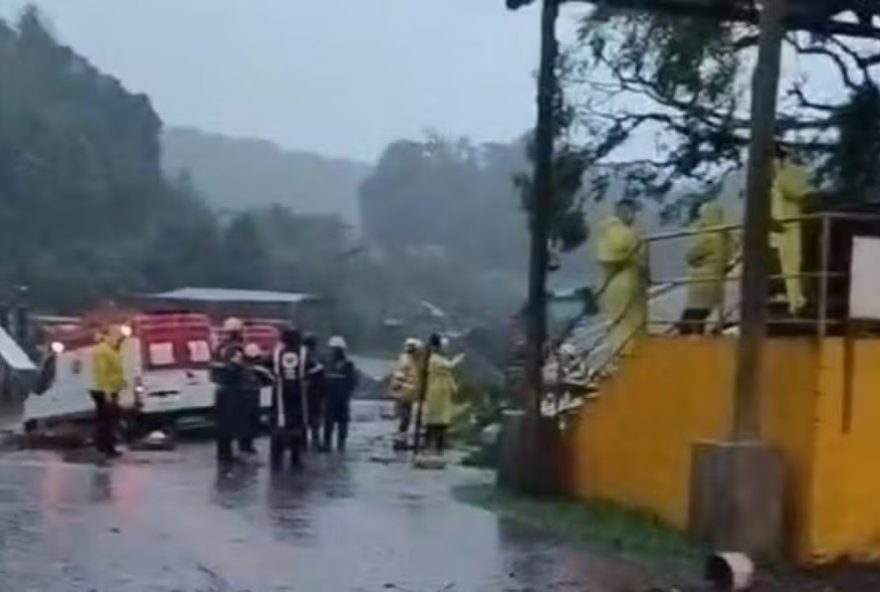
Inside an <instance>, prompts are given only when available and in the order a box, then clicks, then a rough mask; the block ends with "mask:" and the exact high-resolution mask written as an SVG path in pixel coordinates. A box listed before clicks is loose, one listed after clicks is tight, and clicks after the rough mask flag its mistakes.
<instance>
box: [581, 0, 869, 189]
mask: <svg viewBox="0 0 880 592" xmlns="http://www.w3.org/2000/svg"><path fill="white" fill-rule="evenodd" d="M829 27H830V25H829ZM756 42H757V35H756V30H755V27H754V26H752V25H749V24H733V23H725V22H720V21H718V20H706V19H700V18H696V17H686V18H683V17H681V16H680V15H676V16H671V15H663V14H658V13H646V12H639V11H621V10H611V9H608V8H598V9H596V10H595V11H594V12H593V13H592V14H590V15H589V16H587V17H586V18H584V20H583V22H582V23H581V29H580V35H579V38H578V41H577V43H575V44H574V45H573V46H572V47H570V48H568V60H569V61H570V62H571V64H572V67H571V69H570V70H568V72H567V76H566V87H567V90H568V92H569V94H570V95H571V96H572V97H573V99H572V100H573V102H574V103H575V109H576V116H575V120H576V125H577V126H578V128H579V133H578V135H579V136H580V137H582V138H586V139H587V141H586V145H585V146H584V150H585V151H586V152H587V153H588V154H589V155H590V159H591V160H593V161H598V162H608V161H615V160H619V159H621V158H623V159H626V160H630V161H632V162H634V163H636V164H638V165H639V166H637V167H634V168H633V169H632V171H631V173H630V182H631V183H632V184H633V185H634V186H635V187H636V189H634V192H635V193H637V194H638V195H641V196H647V197H649V198H654V199H662V198H663V197H664V196H666V195H667V194H669V192H670V191H671V190H672V189H674V188H675V187H676V186H678V184H680V183H682V182H684V183H685V184H686V185H688V186H694V187H697V188H699V187H703V188H705V187H709V186H712V185H713V184H715V183H717V182H718V181H719V179H721V178H722V177H723V176H724V175H725V174H726V173H727V172H728V171H730V170H732V169H737V168H740V167H741V166H742V160H743V156H744V147H745V146H746V145H747V143H748V140H749V136H748V129H749V123H750V118H749V116H748V113H747V104H748V101H747V100H746V99H747V96H748V91H747V87H746V85H745V84H744V81H745V80H747V76H746V73H747V71H748V69H749V67H750V64H751V61H752V58H753V54H754V48H755V44H756ZM785 44H786V48H785V54H784V59H785V62H786V64H787V65H788V66H789V69H790V70H792V71H795V73H794V74H793V75H791V76H790V77H789V80H788V81H787V84H786V88H785V93H784V97H783V99H784V100H783V101H782V102H781V105H780V109H781V110H780V115H779V118H778V122H777V134H778V137H779V138H780V139H782V141H783V142H784V143H786V144H788V145H789V146H790V147H792V148H795V149H796V150H798V151H800V152H801V154H802V156H803V158H804V159H806V160H808V161H810V162H811V163H812V164H814V166H815V170H816V172H817V180H818V181H820V182H824V183H826V184H827V185H829V186H831V187H833V188H835V189H838V190H839V191H840V192H841V193H843V194H844V195H845V197H847V198H848V199H860V198H861V197H862V196H863V195H864V194H865V192H866V191H867V190H868V189H869V188H871V187H873V186H874V185H875V184H876V182H877V175H878V171H880V169H878V167H880V158H878V157H880V151H878V141H880V133H878V131H880V130H878V129H877V125H878V123H877V122H880V103H878V102H877V101H876V96H877V79H876V70H875V66H876V65H878V64H880V55H878V54H876V53H870V52H871V50H873V51H875V52H876V51H877V50H878V48H877V47H876V45H877V43H876V42H875V41H859V42H854V41H852V40H847V39H846V38H843V37H839V36H831V35H817V34H809V33H803V32H789V33H788V34H787V36H786V39H785ZM799 66H800V67H799ZM817 70H818V71H823V72H826V73H827V74H828V75H830V76H833V77H834V78H836V79H837V80H839V85H836V83H830V84H829V83H827V82H826V83H824V84H821V87H820V86H819V83H818V82H817V80H816V77H815V74H814V73H815V72H816V71H817ZM835 85H836V86H837V87H838V88H840V89H842V92H841V93H839V96H837V97H833V98H832V100H830V101H829V100H828V99H825V100H819V99H818V98H816V95H822V94H827V93H824V92H823V91H824V90H825V89H826V88H827V87H829V86H832V87H833V86H835ZM856 121H861V122H863V125H857V124H855V122H856ZM639 142H643V143H648V144H650V145H651V147H652V150H651V152H652V154H651V155H640V156H639V157H636V158H631V157H628V156H626V155H627V154H628V153H629V152H631V151H632V149H633V146H634V144H637V143H639ZM856 146H858V147H862V148H863V149H862V150H855V149H854V147H856ZM854 157H855V158H854ZM853 169H857V170H858V171H859V174H856V175H854V174H853ZM596 194H597V195H600V194H601V191H597V192H596Z"/></svg>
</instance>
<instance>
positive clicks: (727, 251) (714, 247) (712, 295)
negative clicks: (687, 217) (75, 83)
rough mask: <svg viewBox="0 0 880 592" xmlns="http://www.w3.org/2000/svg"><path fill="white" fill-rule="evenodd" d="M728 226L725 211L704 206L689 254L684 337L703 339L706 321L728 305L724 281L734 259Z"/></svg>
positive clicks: (718, 206)
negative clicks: (691, 336) (699, 337)
mask: <svg viewBox="0 0 880 592" xmlns="http://www.w3.org/2000/svg"><path fill="white" fill-rule="evenodd" d="M723 225H724V208H723V207H722V205H721V204H720V203H718V202H717V201H715V200H712V201H708V202H706V203H704V204H703V205H702V206H700V209H699V212H698V214H697V220H696V223H695V225H694V227H695V229H696V230H697V234H696V236H695V238H694V243H693V245H691V247H690V249H689V250H688V252H687V255H686V259H687V265H688V268H689V270H690V274H689V277H688V290H687V307H686V308H685V311H684V314H683V315H682V318H681V326H680V331H681V334H682V335H693V334H698V335H702V334H703V333H705V331H706V319H708V318H709V317H710V316H711V315H712V313H713V312H715V311H718V312H719V314H723V312H724V311H723V310H721V308H722V306H723V305H724V288H725V286H724V279H725V277H726V276H727V265H728V263H730V259H731V251H732V245H731V237H730V233H729V232H728V231H726V230H721V227H722V226H723Z"/></svg>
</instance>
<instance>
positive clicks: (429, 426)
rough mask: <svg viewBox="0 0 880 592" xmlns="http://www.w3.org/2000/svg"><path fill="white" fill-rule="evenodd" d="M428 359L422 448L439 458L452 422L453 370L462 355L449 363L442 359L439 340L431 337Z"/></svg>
mask: <svg viewBox="0 0 880 592" xmlns="http://www.w3.org/2000/svg"><path fill="white" fill-rule="evenodd" d="M428 347H429V348H431V357H430V361H429V362H428V384H427V388H426V390H425V411H424V413H425V415H424V421H425V425H426V429H425V448H427V449H429V450H432V451H433V452H435V453H436V454H438V455H442V454H443V452H444V451H445V450H446V437H447V433H448V431H449V424H450V423H452V405H453V399H454V398H455V395H456V393H457V392H458V382H457V381H456V379H455V372H454V371H455V368H456V366H458V364H459V363H460V362H461V360H462V359H463V356H458V357H457V358H455V359H453V360H450V359H449V358H447V357H446V356H445V349H446V344H445V341H444V339H443V338H441V337H440V336H439V335H437V334H434V335H432V336H431V339H430V341H429V342H428Z"/></svg>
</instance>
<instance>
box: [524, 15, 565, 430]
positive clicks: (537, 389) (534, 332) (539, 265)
mask: <svg viewBox="0 0 880 592" xmlns="http://www.w3.org/2000/svg"><path fill="white" fill-rule="evenodd" d="M558 16H559V0H544V4H543V7H542V10H541V62H540V67H539V73H538V93H537V94H538V97H537V106H538V122H537V126H536V128H535V170H534V182H533V184H532V191H533V194H532V195H531V209H530V212H529V214H530V219H529V222H530V230H531V249H530V257H529V301H528V306H527V309H526V349H527V353H526V372H525V378H526V390H527V407H526V413H527V416H528V417H529V418H532V419H534V420H535V421H534V422H532V423H534V424H537V419H538V418H539V417H540V414H541V397H542V395H543V393H544V379H543V370H544V344H545V342H546V340H547V265H548V262H549V252H548V248H547V241H548V240H549V236H550V232H549V223H550V199H551V191H552V183H551V174H552V168H553V141H554V136H555V130H554V125H553V99H554V95H555V93H556V86H557V80H556V59H557V56H558V54H559V45H558V41H557V39H556V20H557V18H558Z"/></svg>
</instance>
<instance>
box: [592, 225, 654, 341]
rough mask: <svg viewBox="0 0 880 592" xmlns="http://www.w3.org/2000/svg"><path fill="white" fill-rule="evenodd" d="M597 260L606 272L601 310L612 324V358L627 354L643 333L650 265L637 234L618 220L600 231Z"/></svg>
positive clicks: (610, 337) (610, 329)
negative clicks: (648, 266) (648, 268)
mask: <svg viewBox="0 0 880 592" xmlns="http://www.w3.org/2000/svg"><path fill="white" fill-rule="evenodd" d="M596 259H597V260H598V261H599V264H600V265H601V266H602V270H603V272H604V280H603V287H604V290H603V292H602V293H601V294H600V307H601V309H602V313H603V315H604V316H605V319H606V320H607V321H608V323H609V324H610V326H609V332H608V342H609V346H610V347H611V352H612V353H613V354H618V353H619V354H624V355H625V354H628V353H629V352H630V351H631V350H632V346H633V345H634V341H635V338H636V337H638V335H640V334H641V333H643V332H644V329H645V322H646V320H647V312H648V286H647V277H646V275H647V274H646V268H647V261H646V257H645V249H644V244H643V243H642V238H641V236H639V233H638V231H637V230H636V229H635V228H633V227H631V226H627V225H626V224H624V223H623V221H622V220H621V219H620V218H618V217H617V216H611V217H610V218H608V219H606V220H605V221H604V222H603V223H602V224H601V226H600V227H599V234H598V238H597V243H596Z"/></svg>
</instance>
